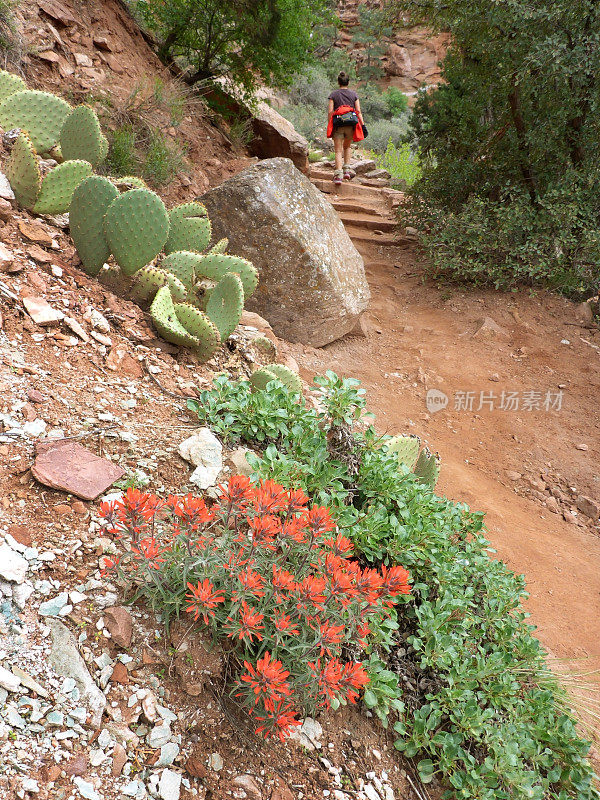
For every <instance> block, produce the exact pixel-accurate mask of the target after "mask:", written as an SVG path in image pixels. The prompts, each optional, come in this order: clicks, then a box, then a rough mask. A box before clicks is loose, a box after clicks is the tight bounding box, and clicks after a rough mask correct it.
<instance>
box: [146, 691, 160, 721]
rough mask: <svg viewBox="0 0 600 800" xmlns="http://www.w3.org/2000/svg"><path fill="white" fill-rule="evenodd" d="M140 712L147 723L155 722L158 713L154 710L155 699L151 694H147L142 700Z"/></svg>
mask: <svg viewBox="0 0 600 800" xmlns="http://www.w3.org/2000/svg"><path fill="white" fill-rule="evenodd" d="M142 711H143V712H144V716H145V717H146V719H147V720H148V722H154V721H155V720H156V717H157V716H158V712H157V710H156V697H155V696H154V695H153V694H152V692H148V694H147V695H146V696H145V697H144V699H143V700H142Z"/></svg>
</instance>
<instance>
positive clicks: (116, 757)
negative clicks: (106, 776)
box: [110, 742, 127, 778]
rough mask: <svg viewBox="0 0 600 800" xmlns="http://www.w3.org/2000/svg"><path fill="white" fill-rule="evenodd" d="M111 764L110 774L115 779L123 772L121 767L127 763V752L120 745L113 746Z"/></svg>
mask: <svg viewBox="0 0 600 800" xmlns="http://www.w3.org/2000/svg"><path fill="white" fill-rule="evenodd" d="M112 757H113V762H112V767H111V770H110V771H111V774H112V775H113V776H114V777H115V778H116V777H117V776H118V775H120V774H121V773H122V772H123V767H124V766H125V764H126V763H127V751H126V750H125V748H124V747H123V745H122V744H119V743H118V742H117V744H116V745H115V749H114V750H113V754H112Z"/></svg>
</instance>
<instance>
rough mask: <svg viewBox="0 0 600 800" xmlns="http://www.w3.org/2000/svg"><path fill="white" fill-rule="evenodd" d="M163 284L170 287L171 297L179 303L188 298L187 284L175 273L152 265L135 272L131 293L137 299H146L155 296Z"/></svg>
mask: <svg viewBox="0 0 600 800" xmlns="http://www.w3.org/2000/svg"><path fill="white" fill-rule="evenodd" d="M161 286H168V287H169V289H170V291H171V297H172V298H173V300H175V302H177V303H182V302H183V301H184V300H185V299H186V298H187V291H186V288H185V286H184V285H183V284H182V282H181V281H180V280H179V279H178V278H176V277H175V275H171V274H170V273H169V272H165V271H164V270H162V269H158V268H157V267H150V266H148V267H143V269H139V270H138V271H137V272H136V273H135V277H134V279H133V284H132V287H131V294H132V297H133V298H134V299H135V300H136V301H138V300H139V301H146V300H149V299H150V298H151V297H154V295H155V294H156V292H157V291H158V289H160V288H161Z"/></svg>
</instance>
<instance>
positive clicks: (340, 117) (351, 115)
mask: <svg viewBox="0 0 600 800" xmlns="http://www.w3.org/2000/svg"><path fill="white" fill-rule="evenodd" d="M342 125H353V126H354V127H356V126H357V125H358V116H357V114H356V111H346V113H345V114H334V115H333V127H334V128H341V126H342Z"/></svg>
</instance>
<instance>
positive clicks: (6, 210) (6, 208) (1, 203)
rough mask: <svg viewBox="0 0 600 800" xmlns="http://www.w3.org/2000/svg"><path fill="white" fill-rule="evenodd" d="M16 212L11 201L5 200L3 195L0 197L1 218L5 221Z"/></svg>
mask: <svg viewBox="0 0 600 800" xmlns="http://www.w3.org/2000/svg"><path fill="white" fill-rule="evenodd" d="M14 213H15V212H14V210H13V207H12V206H11V204H10V202H9V201H8V200H5V199H4V198H3V197H0V219H1V220H2V221H3V222H7V221H8V220H9V219H10V218H11V217H12V215H13V214H14Z"/></svg>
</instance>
